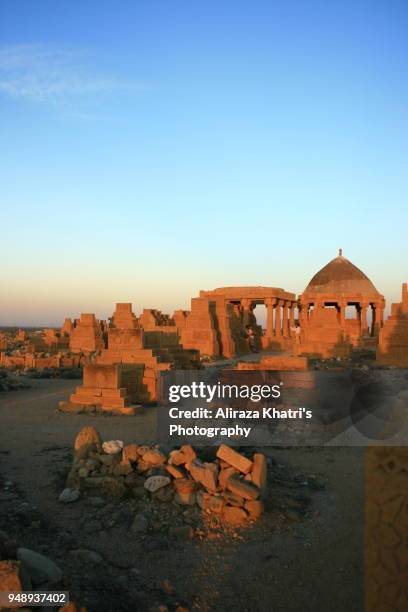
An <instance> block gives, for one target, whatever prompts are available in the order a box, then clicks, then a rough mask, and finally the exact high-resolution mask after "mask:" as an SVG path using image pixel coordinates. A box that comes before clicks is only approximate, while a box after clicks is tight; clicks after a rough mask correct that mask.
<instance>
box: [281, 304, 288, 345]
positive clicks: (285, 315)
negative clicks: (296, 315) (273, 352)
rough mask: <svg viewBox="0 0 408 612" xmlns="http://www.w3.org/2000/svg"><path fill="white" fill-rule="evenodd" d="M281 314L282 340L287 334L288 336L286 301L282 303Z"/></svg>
mask: <svg viewBox="0 0 408 612" xmlns="http://www.w3.org/2000/svg"><path fill="white" fill-rule="evenodd" d="M282 314H283V324H282V336H283V337H284V338H287V337H288V335H289V334H288V302H286V301H284V302H283V309H282Z"/></svg>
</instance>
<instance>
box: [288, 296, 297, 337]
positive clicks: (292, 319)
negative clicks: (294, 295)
mask: <svg viewBox="0 0 408 612" xmlns="http://www.w3.org/2000/svg"><path fill="white" fill-rule="evenodd" d="M295 304H296V302H291V304H290V308H289V323H288V335H289V337H290V336H291V335H292V333H293V332H292V327H295Z"/></svg>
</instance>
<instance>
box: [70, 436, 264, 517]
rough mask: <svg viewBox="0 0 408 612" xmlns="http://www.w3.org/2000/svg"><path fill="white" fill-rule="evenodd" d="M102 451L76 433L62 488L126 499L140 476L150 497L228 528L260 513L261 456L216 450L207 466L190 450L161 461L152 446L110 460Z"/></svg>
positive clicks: (96, 440) (97, 442) (97, 441)
mask: <svg viewBox="0 0 408 612" xmlns="http://www.w3.org/2000/svg"><path fill="white" fill-rule="evenodd" d="M104 446H105V445H104V444H102V441H101V438H100V436H99V434H98V432H97V431H96V430H95V429H94V428H90V427H86V428H84V429H83V430H81V431H80V432H79V434H78V436H77V440H76V441H75V455H76V458H75V460H74V464H73V466H72V469H71V471H70V473H69V475H68V478H67V483H66V484H67V487H69V488H79V489H81V490H82V489H85V490H86V489H89V490H95V489H99V490H100V492H101V493H105V494H107V495H111V496H114V497H115V496H117V497H122V496H124V495H126V494H129V493H130V494H132V487H134V486H135V484H134V483H135V479H136V480H138V479H139V478H140V476H143V477H144V478H145V479H146V480H145V481H144V488H145V489H146V490H147V491H149V493H150V494H151V496H152V497H154V498H156V497H157V498H158V499H159V500H160V501H167V502H172V501H173V502H174V503H175V504H177V505H179V506H180V507H181V508H183V507H184V506H194V505H195V504H197V505H198V506H199V507H200V508H201V509H202V510H203V513H204V514H205V515H207V516H208V515H215V516H218V517H219V519H220V520H221V521H222V522H224V523H226V524H229V525H231V526H234V527H242V526H245V525H248V524H249V523H250V521H253V520H256V519H258V518H259V517H260V516H261V514H262V512H263V508H264V506H263V502H262V497H263V495H264V493H265V489H266V485H267V461H266V457H265V455H263V454H262V453H254V454H253V455H252V457H247V456H245V455H243V454H241V453H239V452H237V451H236V450H234V449H232V448H231V447H229V446H227V445H225V444H222V445H221V446H219V447H218V449H217V452H216V459H215V460H214V461H210V462H209V461H205V460H201V459H200V458H199V457H198V455H197V453H196V451H195V450H194V449H193V448H192V447H191V446H190V445H185V446H182V447H181V448H180V449H178V450H173V451H171V452H170V453H169V454H168V455H167V454H165V453H164V452H162V451H161V450H160V448H158V447H156V446H147V445H139V444H129V445H127V446H125V447H124V448H123V449H122V450H121V449H120V448H118V452H117V453H116V454H115V455H114V456H113V457H112V455H108V454H104V453H103V451H102V450H101V449H103V448H104ZM136 474H138V475H139V477H137V476H136Z"/></svg>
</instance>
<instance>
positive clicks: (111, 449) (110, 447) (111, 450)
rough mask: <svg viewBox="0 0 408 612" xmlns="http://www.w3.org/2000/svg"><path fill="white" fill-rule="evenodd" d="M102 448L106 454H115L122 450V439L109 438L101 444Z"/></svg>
mask: <svg viewBox="0 0 408 612" xmlns="http://www.w3.org/2000/svg"><path fill="white" fill-rule="evenodd" d="M102 449H103V451H104V452H105V453H106V454H107V455H116V454H117V453H121V452H122V449H123V442H122V440H109V441H108V442H104V443H103V444H102Z"/></svg>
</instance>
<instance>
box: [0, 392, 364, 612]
mask: <svg viewBox="0 0 408 612" xmlns="http://www.w3.org/2000/svg"><path fill="white" fill-rule="evenodd" d="M33 384H34V385H35V388H33V389H29V390H23V391H15V392H7V393H2V394H0V529H3V530H5V531H8V532H9V533H10V535H12V536H14V537H16V538H18V540H19V541H20V542H21V544H23V545H24V546H27V547H29V548H33V549H34V550H38V551H40V552H44V553H45V554H47V555H48V556H50V557H51V558H52V559H54V560H55V561H56V562H57V563H58V564H59V565H60V567H61V568H62V569H63V571H64V573H65V575H66V583H67V585H68V588H69V590H70V591H71V593H72V595H73V596H74V597H76V598H77V599H79V600H80V601H81V602H82V603H83V604H85V605H87V606H88V608H89V610H90V611H91V612H92V611H93V610H95V611H96V610H97V611H98V612H101V611H104V610H106V611H108V610H112V612H113V611H120V610H124V611H127V610H137V611H139V610H140V611H144V610H151V609H157V605H159V604H164V605H167V606H168V609H169V610H175V609H176V607H177V605H178V604H183V605H184V606H186V607H187V608H188V609H190V610H203V611H204V610H211V611H227V610H228V611H229V610H237V611H243V612H244V611H248V612H257V611H259V612H264V611H265V612H266V611H268V612H269V611H271V610H287V611H293V612H295V611H296V612H297V611H304V612H308V611H310V612H327V611H328V610H330V611H332V612H344V611H345V610H347V611H348V612H353V611H360V610H363V603H362V601H363V546H362V540H363V519H362V513H363V505H364V499H363V458H364V450H363V449H361V448H343V447H330V448H311V447H307V448H267V449H262V450H263V451H264V452H266V453H267V454H268V455H269V456H271V457H273V459H274V466H275V467H274V470H275V471H274V472H273V473H276V474H277V475H280V476H279V478H280V480H279V478H278V477H277V478H276V480H274V478H272V480H271V482H270V494H269V498H268V502H267V504H266V513H265V515H264V516H263V517H262V519H261V520H260V521H259V522H258V523H257V524H256V525H255V526H254V527H252V528H251V529H249V530H247V531H245V532H243V533H242V534H235V535H233V534H224V535H222V537H220V538H219V539H214V540H209V539H204V540H198V539H197V538H194V539H193V540H191V541H173V540H171V539H170V538H169V537H167V535H166V525H165V524H164V526H163V522H161V523H160V520H161V519H160V516H159V517H158V518H157V517H156V515H157V513H158V512H159V513H160V508H159V509H158V510H157V509H156V508H152V522H153V525H154V521H155V520H156V518H157V521H158V524H159V525H160V528H159V529H157V530H155V529H154V527H153V528H152V529H151V530H150V531H149V533H148V534H146V535H145V536H144V537H142V538H140V537H137V536H135V535H133V534H132V533H131V532H130V531H129V525H130V524H131V521H132V518H133V516H132V513H134V512H136V511H137V508H135V507H134V506H132V505H130V506H129V505H126V504H122V503H121V502H114V503H111V502H109V503H108V504H107V505H106V506H105V507H103V508H100V509H96V508H94V507H93V506H92V505H90V503H89V501H90V500H88V499H86V498H81V499H80V500H79V501H78V502H76V503H75V504H70V505H63V504H61V503H59V502H58V495H59V493H60V491H61V490H62V488H63V483H64V478H65V476H66V473H67V471H68V469H69V465H70V461H71V448H72V443H73V440H74V438H75V435H76V434H77V432H78V431H79V429H80V428H81V427H83V426H85V425H93V426H95V427H96V428H97V429H98V430H99V431H100V433H101V436H102V438H104V439H114V438H119V439H122V440H124V441H125V442H145V443H149V442H154V441H155V432H156V421H155V417H156V410H157V409H155V408H152V409H147V410H146V411H145V413H144V414H141V415H138V416H136V417H105V416H99V417H94V416H90V415H69V414H61V413H59V412H57V411H56V406H57V403H58V400H60V399H66V398H67V397H68V395H69V393H70V392H71V389H72V388H73V387H75V386H76V385H77V384H78V383H77V381H72V382H71V381H61V380H46V381H41V380H38V381H35V382H34V383H33ZM272 475H273V474H272ZM7 481H11V483H13V484H11V485H10V484H6V483H7ZM316 482H318V483H319V486H312V485H313V483H316ZM320 484H323V485H324V488H322V487H321V486H320ZM78 548H85V549H87V550H92V551H96V552H98V553H99V554H100V555H101V556H102V558H103V563H102V564H99V565H92V564H91V563H89V562H81V563H79V562H78V560H77V559H76V558H74V556H73V554H72V552H71V551H72V550H76V549H78ZM164 581H169V583H167V582H164ZM169 584H170V585H171V588H169ZM163 585H164V586H163ZM152 606H153V608H152ZM154 606H156V608H154Z"/></svg>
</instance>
